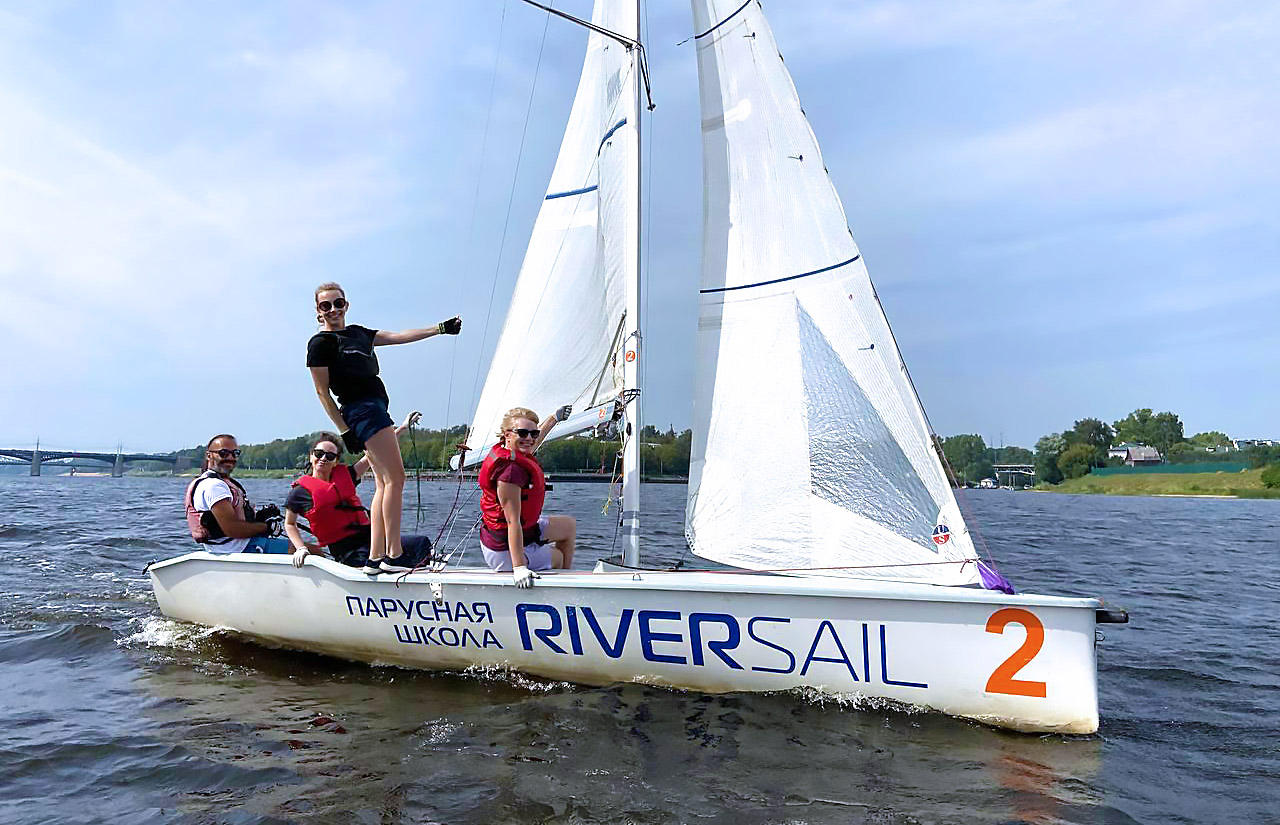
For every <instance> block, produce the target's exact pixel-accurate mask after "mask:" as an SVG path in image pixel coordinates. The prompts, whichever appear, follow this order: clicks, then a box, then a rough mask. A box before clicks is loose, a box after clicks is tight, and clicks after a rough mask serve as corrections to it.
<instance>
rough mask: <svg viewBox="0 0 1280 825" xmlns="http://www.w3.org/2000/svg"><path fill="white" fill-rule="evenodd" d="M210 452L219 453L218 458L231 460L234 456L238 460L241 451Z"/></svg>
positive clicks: (212, 451)
mask: <svg viewBox="0 0 1280 825" xmlns="http://www.w3.org/2000/svg"><path fill="white" fill-rule="evenodd" d="M209 452H211V453H217V454H218V458H231V457H232V456H235V457H236V458H239V457H240V451H239V450H210V451H209Z"/></svg>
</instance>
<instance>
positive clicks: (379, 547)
mask: <svg viewBox="0 0 1280 825" xmlns="http://www.w3.org/2000/svg"><path fill="white" fill-rule="evenodd" d="M369 466H370V467H372V466H373V460H372V459H370V460H369ZM373 485H374V486H373V501H371V502H370V503H369V558H370V560H372V561H378V560H379V559H381V558H382V557H383V555H384V554H385V553H386V552H387V525H386V522H385V521H384V520H383V518H382V482H380V481H378V475H377V473H376V472H375V473H374V476H373ZM375 566H376V565H375Z"/></svg>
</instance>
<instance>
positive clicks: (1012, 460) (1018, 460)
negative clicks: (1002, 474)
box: [1000, 447, 1036, 464]
mask: <svg viewBox="0 0 1280 825" xmlns="http://www.w3.org/2000/svg"><path fill="white" fill-rule="evenodd" d="M1035 461H1036V456H1035V453H1033V452H1031V451H1030V450H1028V449H1027V448H1026V447H1001V448H1000V463H1001V464H1034V463H1035Z"/></svg>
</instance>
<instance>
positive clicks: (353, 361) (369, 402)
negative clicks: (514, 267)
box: [307, 283, 462, 566]
mask: <svg viewBox="0 0 1280 825" xmlns="http://www.w3.org/2000/svg"><path fill="white" fill-rule="evenodd" d="M315 299H316V317H317V319H318V320H319V321H320V323H321V330H320V332H317V333H316V334H315V335H313V336H311V340H310V341H308V342H307V366H308V367H309V368H310V369H311V380H312V381H314V382H315V385H316V395H318V396H319V397H320V404H321V406H323V407H324V411H325V412H326V413H327V414H328V416H329V420H330V421H332V422H333V423H334V426H336V427H337V428H338V429H339V430H340V431H342V441H343V443H344V444H345V445H346V447H347V449H348V450H350V451H351V452H353V453H355V452H359V451H360V450H367V451H368V458H369V464H370V466H371V467H372V468H373V478H374V483H375V484H376V488H375V490H374V494H373V501H372V502H370V507H369V519H370V543H369V562H370V564H371V565H374V566H376V565H377V564H378V563H379V562H381V560H382V559H383V558H384V557H385V558H387V559H390V560H391V563H392V564H393V565H394V564H395V563H396V562H397V561H398V560H399V558H400V556H401V555H402V554H403V553H404V549H403V547H402V546H401V543H400V514H401V510H402V509H403V507H404V459H402V458H401V457H400V442H399V441H398V440H397V439H396V433H395V427H394V426H393V424H392V421H391V416H390V415H389V414H388V413H387V406H388V404H389V402H388V399H387V389H386V387H384V386H383V384H382V379H381V378H379V377H378V357H377V356H376V355H374V354H373V348H374V347H379V346H384V345H387V344H409V343H412V342H414V341H421V340H422V339H423V338H430V337H432V336H435V335H457V334H458V333H459V332H461V331H462V319H461V318H457V317H454V318H450V319H449V320H447V321H441V322H440V323H439V324H437V325H436V326H434V327H431V328H429V329H410V330H405V331H404V332H388V331H387V330H376V329H369V328H367V327H362V326H358V325H356V324H350V325H349V324H347V310H348V309H349V308H350V307H351V304H350V303H349V302H348V301H347V296H346V293H344V292H343V291H342V287H341V286H339V285H338V284H335V283H324V284H321V285H320V286H318V287H316V293H315ZM335 397H336V399H337V400H336V401H335V400H334V399H335Z"/></svg>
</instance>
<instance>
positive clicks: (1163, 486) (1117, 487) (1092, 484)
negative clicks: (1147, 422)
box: [1036, 469, 1280, 499]
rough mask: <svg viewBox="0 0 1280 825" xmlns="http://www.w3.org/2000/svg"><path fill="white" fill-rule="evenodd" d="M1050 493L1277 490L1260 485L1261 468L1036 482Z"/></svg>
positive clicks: (1258, 493)
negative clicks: (1053, 483) (1239, 470)
mask: <svg viewBox="0 0 1280 825" xmlns="http://www.w3.org/2000/svg"><path fill="white" fill-rule="evenodd" d="M1036 489H1037V490H1042V491H1044V492H1050V493H1069V494H1077V495H1107V496H1159V497H1168V498H1278V499H1280V489H1271V488H1268V487H1265V486H1263V484H1262V470H1261V469H1257V470H1243V471H1241V472H1238V473H1226V472H1216V473H1135V474H1132V475H1109V476H1093V475H1085V476H1081V477H1080V478H1073V479H1070V480H1068V481H1064V482H1062V483H1061V484H1057V485H1048V484H1045V485H1039V486H1037V487H1036Z"/></svg>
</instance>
